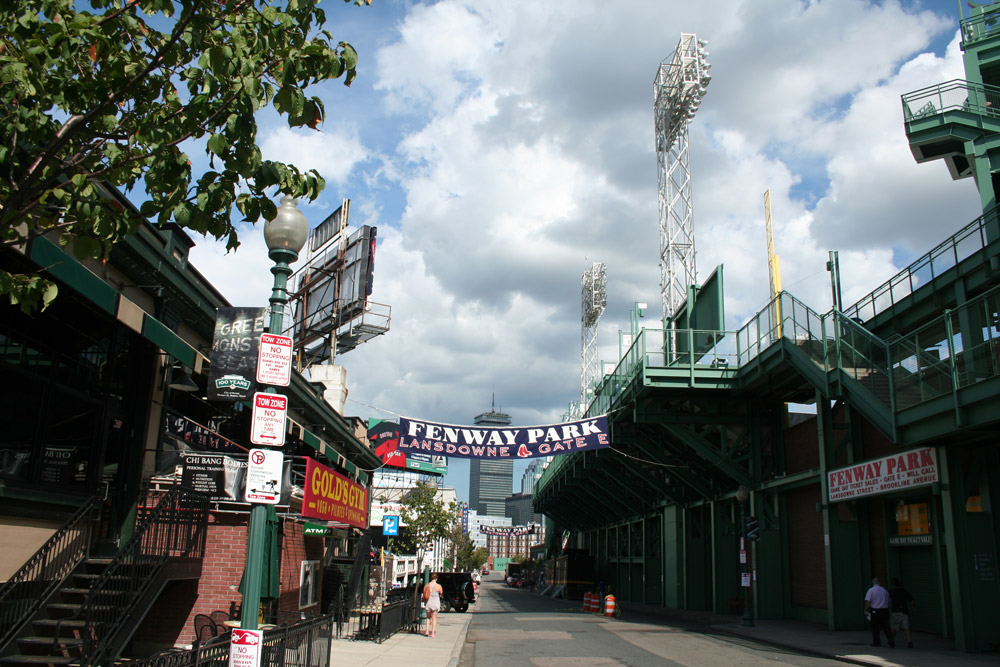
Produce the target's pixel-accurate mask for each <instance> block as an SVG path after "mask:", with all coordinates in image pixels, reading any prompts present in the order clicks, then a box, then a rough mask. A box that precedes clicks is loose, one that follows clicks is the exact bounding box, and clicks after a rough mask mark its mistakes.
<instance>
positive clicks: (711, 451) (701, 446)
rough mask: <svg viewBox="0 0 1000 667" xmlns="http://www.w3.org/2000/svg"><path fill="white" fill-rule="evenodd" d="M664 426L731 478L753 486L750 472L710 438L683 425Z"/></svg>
mask: <svg viewBox="0 0 1000 667" xmlns="http://www.w3.org/2000/svg"><path fill="white" fill-rule="evenodd" d="M664 428H666V429H668V430H669V431H670V433H671V434H673V435H675V436H676V437H677V438H678V439H679V440H680V441H681V442H683V443H684V444H685V445H687V446H688V447H690V448H691V450H692V451H693V452H694V453H695V454H697V455H698V456H700V457H701V458H703V459H704V460H706V461H708V462H709V463H710V464H712V465H714V466H716V467H717V468H718V469H719V470H720V471H722V472H723V473H725V474H726V475H727V476H728V477H729V478H730V479H732V480H734V481H736V482H739V483H740V484H743V485H745V486H747V487H752V486H753V484H752V481H751V479H750V475H749V473H748V472H747V471H745V470H741V469H740V468H739V467H738V466H736V465H734V464H733V462H732V461H731V460H730V459H729V458H728V457H727V456H726V454H724V453H722V452H719V451H718V448H716V447H715V446H713V445H712V443H710V442H709V441H708V440H705V439H704V438H703V437H701V436H700V435H698V434H697V433H694V432H693V431H691V430H690V429H688V428H684V427H683V426H678V425H672V426H666V425H665V426H664Z"/></svg>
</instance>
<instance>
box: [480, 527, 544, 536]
mask: <svg viewBox="0 0 1000 667" xmlns="http://www.w3.org/2000/svg"><path fill="white" fill-rule="evenodd" d="M534 533H535V527H534V526H480V527H479V534H480V535H533V534H534Z"/></svg>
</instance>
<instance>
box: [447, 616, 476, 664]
mask: <svg viewBox="0 0 1000 667" xmlns="http://www.w3.org/2000/svg"><path fill="white" fill-rule="evenodd" d="M470 623H472V614H469V616H468V618H466V619H465V625H463V626H462V632H461V633H460V634H459V635H458V642H456V643H455V647H454V648H453V649H451V659H450V660H448V667H457V665H458V660H459V658H460V657H461V656H462V647H464V646H465V636H466V635H467V634H468V633H469V624H470Z"/></svg>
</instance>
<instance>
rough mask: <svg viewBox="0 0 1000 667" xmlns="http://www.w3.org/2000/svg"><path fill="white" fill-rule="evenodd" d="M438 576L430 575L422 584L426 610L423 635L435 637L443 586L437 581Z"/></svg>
mask: <svg viewBox="0 0 1000 667" xmlns="http://www.w3.org/2000/svg"><path fill="white" fill-rule="evenodd" d="M437 580H438V576H437V575H436V574H432V575H431V580H430V581H429V582H428V583H427V585H426V586H424V603H425V604H424V609H425V610H426V611H427V625H426V626H425V627H424V636H426V637H436V636H437V627H438V612H439V611H441V594H442V593H444V588H442V587H441V584H439V583H438V582H437Z"/></svg>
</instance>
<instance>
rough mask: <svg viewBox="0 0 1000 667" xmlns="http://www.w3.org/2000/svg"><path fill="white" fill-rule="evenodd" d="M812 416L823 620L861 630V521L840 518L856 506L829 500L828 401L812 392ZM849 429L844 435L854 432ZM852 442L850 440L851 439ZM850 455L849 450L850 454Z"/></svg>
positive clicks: (830, 424) (831, 458) (830, 417)
mask: <svg viewBox="0 0 1000 667" xmlns="http://www.w3.org/2000/svg"><path fill="white" fill-rule="evenodd" d="M816 405H817V410H816V419H817V429H818V434H817V435H818V438H819V455H820V498H821V500H820V505H821V507H820V513H821V514H822V517H823V546H824V553H825V555H826V558H825V567H826V623H827V627H828V628H829V629H830V630H861V629H863V628H864V616H863V615H862V614H861V611H860V610H861V609H862V603H861V602H859V600H861V599H862V598H863V597H864V591H865V590H867V588H868V585H866V584H865V582H864V572H863V570H864V568H862V567H861V566H860V565H861V561H862V548H863V546H864V543H863V541H862V540H861V525H862V524H861V522H860V521H858V520H857V517H855V518H854V520H853V521H850V520H847V521H845V520H842V519H841V512H844V513H846V514H847V515H848V516H853V512H854V509H853V507H854V506H856V505H855V504H854V503H848V504H847V506H846V507H844V508H841V506H840V505H841V503H829V502H827V498H828V497H829V482H828V477H827V471H828V470H830V469H835V468H837V467H838V466H837V465H836V452H835V451H834V438H833V411H832V409H831V407H830V404H829V401H828V400H826V399H824V398H823V397H822V395H821V394H820V393H819V392H817V393H816ZM855 432H856V430H855V429H850V431H849V434H848V436H847V437H848V438H851V437H852V436H851V434H853V433H855ZM851 446H852V447H853V446H854V443H851ZM851 458H852V459H853V452H852V457H851Z"/></svg>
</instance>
